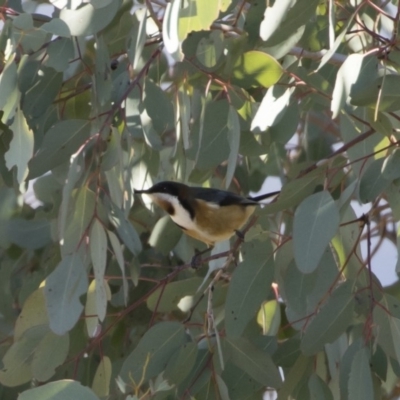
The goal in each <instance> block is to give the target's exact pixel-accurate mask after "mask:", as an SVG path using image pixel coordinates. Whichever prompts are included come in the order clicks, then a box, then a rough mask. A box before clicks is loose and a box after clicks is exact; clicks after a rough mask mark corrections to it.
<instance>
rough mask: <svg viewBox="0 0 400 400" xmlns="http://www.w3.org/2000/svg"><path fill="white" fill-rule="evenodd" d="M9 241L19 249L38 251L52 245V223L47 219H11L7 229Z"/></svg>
mask: <svg viewBox="0 0 400 400" xmlns="http://www.w3.org/2000/svg"><path fill="white" fill-rule="evenodd" d="M6 231H7V235H8V240H9V241H10V242H11V243H14V244H16V245H17V246H19V247H22V248H25V249H31V250H36V249H40V248H42V247H44V246H46V245H48V244H49V243H51V241H52V240H51V234H50V221H48V220H47V219H38V220H26V219H22V218H18V219H10V220H9V221H7V227H6Z"/></svg>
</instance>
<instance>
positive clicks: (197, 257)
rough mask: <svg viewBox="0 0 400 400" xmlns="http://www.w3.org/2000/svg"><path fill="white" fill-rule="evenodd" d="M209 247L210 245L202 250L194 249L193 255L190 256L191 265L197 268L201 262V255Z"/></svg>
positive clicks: (208, 249)
mask: <svg viewBox="0 0 400 400" xmlns="http://www.w3.org/2000/svg"><path fill="white" fill-rule="evenodd" d="M211 249H212V247H209V248H207V249H205V250H203V251H198V250H195V255H194V256H193V257H192V260H191V261H190V265H191V267H192V268H194V269H197V268H198V267H199V266H200V264H201V256H202V255H203V254H205V253H207V252H208V251H210V250H211Z"/></svg>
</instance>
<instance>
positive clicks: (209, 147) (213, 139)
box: [194, 100, 230, 169]
mask: <svg viewBox="0 0 400 400" xmlns="http://www.w3.org/2000/svg"><path fill="white" fill-rule="evenodd" d="M228 119H229V104H228V102H227V101H226V100H219V101H216V102H213V101H210V102H207V103H206V105H205V109H204V122H203V127H202V131H199V132H198V134H199V148H197V147H196V148H195V149H194V150H195V151H196V152H197V164H196V166H197V167H198V168H199V169H208V168H213V167H216V166H217V165H218V164H220V163H221V162H223V161H225V160H227V159H228V157H229V152H230V148H229V142H228V132H229V129H228ZM200 130H201V128H200Z"/></svg>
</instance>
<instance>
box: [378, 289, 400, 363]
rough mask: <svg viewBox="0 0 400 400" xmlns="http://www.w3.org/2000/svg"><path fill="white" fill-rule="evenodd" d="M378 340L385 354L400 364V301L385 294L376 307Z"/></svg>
mask: <svg viewBox="0 0 400 400" xmlns="http://www.w3.org/2000/svg"><path fill="white" fill-rule="evenodd" d="M373 318H374V321H375V323H376V328H375V330H376V333H375V336H376V339H377V342H378V344H379V345H380V346H381V347H382V349H383V350H384V352H385V353H386V354H387V355H388V356H390V357H392V358H394V359H396V360H397V361H398V362H400V301H399V300H398V299H397V298H395V297H393V296H390V295H388V294H385V295H384V297H383V298H382V299H381V301H380V305H377V306H375V307H374V312H373Z"/></svg>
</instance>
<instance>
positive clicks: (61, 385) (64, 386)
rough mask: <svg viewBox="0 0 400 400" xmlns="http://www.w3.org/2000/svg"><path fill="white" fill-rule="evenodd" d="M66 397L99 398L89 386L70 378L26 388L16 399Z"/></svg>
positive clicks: (60, 399) (56, 399) (59, 399)
mask: <svg viewBox="0 0 400 400" xmlns="http://www.w3.org/2000/svg"><path fill="white" fill-rule="evenodd" d="M67 398H74V399H85V400H99V398H98V397H97V396H96V395H95V394H94V393H93V392H92V391H91V390H90V389H89V388H87V387H86V386H82V385H81V384H80V383H79V382H76V381H73V380H70V379H65V380H61V381H55V382H49V383H46V384H44V385H42V386H39V387H37V388H33V389H28V390H26V391H24V392H22V393H21V394H20V395H19V396H18V400H50V399H51V400H65V399H67Z"/></svg>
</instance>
